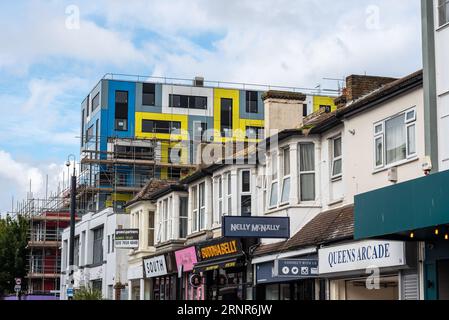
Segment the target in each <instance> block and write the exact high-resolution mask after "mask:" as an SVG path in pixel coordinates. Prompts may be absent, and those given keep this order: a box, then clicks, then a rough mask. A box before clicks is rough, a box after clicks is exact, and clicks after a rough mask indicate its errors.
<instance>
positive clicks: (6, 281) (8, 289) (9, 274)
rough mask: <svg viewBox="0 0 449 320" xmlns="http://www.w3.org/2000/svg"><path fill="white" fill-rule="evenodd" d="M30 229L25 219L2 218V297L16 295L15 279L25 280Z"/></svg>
mask: <svg viewBox="0 0 449 320" xmlns="http://www.w3.org/2000/svg"><path fill="white" fill-rule="evenodd" d="M28 228H29V219H27V218H25V217H22V216H18V217H16V218H14V219H13V218H11V217H10V216H7V217H6V218H0V297H1V296H3V295H6V294H10V293H14V285H15V282H14V279H15V278H22V279H24V278H25V275H26V263H27V259H26V255H27V253H26V246H27V237H28ZM23 285H24V284H22V287H23Z"/></svg>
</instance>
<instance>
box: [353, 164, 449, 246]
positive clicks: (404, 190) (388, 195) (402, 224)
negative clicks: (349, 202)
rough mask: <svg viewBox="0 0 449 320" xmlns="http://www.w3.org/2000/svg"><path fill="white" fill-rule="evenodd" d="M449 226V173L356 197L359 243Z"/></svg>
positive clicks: (355, 212)
mask: <svg viewBox="0 0 449 320" xmlns="http://www.w3.org/2000/svg"><path fill="white" fill-rule="evenodd" d="M447 224H449V171H445V172H440V173H435V174H432V175H429V176H427V177H422V178H419V179H415V180H411V181H407V182H404V183H400V184H397V185H394V186H391V187H386V188H382V189H378V190H375V191H372V192H368V193H364V194H361V195H357V196H356V197H355V209H354V237H355V239H357V240H360V239H367V238H379V237H385V236H392V235H404V234H406V233H408V232H410V231H415V230H421V229H426V228H431V227H434V226H441V225H447Z"/></svg>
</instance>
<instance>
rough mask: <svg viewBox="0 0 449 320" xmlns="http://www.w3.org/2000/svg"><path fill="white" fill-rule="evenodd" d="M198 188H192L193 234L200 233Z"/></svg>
mask: <svg viewBox="0 0 449 320" xmlns="http://www.w3.org/2000/svg"><path fill="white" fill-rule="evenodd" d="M198 221H199V215H198V187H197V186H194V187H192V232H197V231H199V229H200V228H199V223H198Z"/></svg>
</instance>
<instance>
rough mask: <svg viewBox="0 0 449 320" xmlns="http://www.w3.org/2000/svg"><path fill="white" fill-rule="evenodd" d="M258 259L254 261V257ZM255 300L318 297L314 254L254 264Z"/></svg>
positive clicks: (316, 263) (311, 298)
mask: <svg viewBox="0 0 449 320" xmlns="http://www.w3.org/2000/svg"><path fill="white" fill-rule="evenodd" d="M256 261H257V260H256ZM254 266H255V274H256V297H255V298H256V300H287V301H288V300H298V301H310V300H315V299H317V290H316V285H317V284H318V285H319V281H318V257H317V255H316V254H315V255H311V256H305V257H293V258H288V259H277V260H273V261H268V262H262V263H257V264H255V265H254Z"/></svg>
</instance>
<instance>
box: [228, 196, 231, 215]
mask: <svg viewBox="0 0 449 320" xmlns="http://www.w3.org/2000/svg"><path fill="white" fill-rule="evenodd" d="M228 215H232V197H229V198H228Z"/></svg>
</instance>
